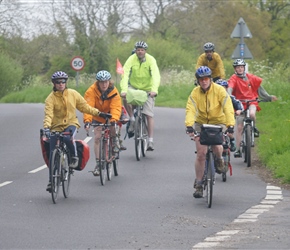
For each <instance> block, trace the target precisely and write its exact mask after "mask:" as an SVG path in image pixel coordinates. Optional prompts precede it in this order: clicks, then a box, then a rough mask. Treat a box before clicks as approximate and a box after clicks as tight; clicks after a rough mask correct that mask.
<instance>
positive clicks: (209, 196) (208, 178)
mask: <svg viewBox="0 0 290 250" xmlns="http://www.w3.org/2000/svg"><path fill="white" fill-rule="evenodd" d="M213 164H214V159H213V155H212V153H211V152H210V153H209V157H208V160H207V166H206V167H207V172H206V181H207V184H206V197H207V198H206V201H207V207H208V208H211V206H212V196H213V182H214V180H213V174H214V171H213V169H214V165H213Z"/></svg>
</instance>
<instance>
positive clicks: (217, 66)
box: [196, 42, 226, 82]
mask: <svg viewBox="0 0 290 250" xmlns="http://www.w3.org/2000/svg"><path fill="white" fill-rule="evenodd" d="M203 49H204V53H203V54H201V55H200V56H199V58H198V59H197V63H196V69H198V68H199V67H200V66H207V67H209V68H210V69H211V72H212V78H213V81H214V82H216V81H217V80H218V79H225V78H226V75H225V69H224V64H223V61H222V59H221V57H220V55H219V54H218V53H217V52H215V51H214V49H215V46H214V44H213V43H210V42H208V43H205V44H204V46H203Z"/></svg>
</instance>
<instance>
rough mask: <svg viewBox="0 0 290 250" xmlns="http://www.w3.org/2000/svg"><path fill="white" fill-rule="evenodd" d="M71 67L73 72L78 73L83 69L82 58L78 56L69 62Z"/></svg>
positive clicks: (83, 62)
mask: <svg viewBox="0 0 290 250" xmlns="http://www.w3.org/2000/svg"><path fill="white" fill-rule="evenodd" d="M70 65H71V67H72V68H73V70H75V71H80V70H82V69H83V68H84V66H85V61H84V59H83V58H81V57H80V56H75V57H74V58H73V59H72V60H71V62H70Z"/></svg>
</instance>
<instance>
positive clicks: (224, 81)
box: [215, 79, 229, 88]
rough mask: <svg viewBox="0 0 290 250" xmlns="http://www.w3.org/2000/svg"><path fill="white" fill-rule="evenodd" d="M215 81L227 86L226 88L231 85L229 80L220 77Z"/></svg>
mask: <svg viewBox="0 0 290 250" xmlns="http://www.w3.org/2000/svg"><path fill="white" fill-rule="evenodd" d="M215 83H217V84H219V85H221V86H223V87H226V88H227V87H228V86H229V85H228V82H227V81H226V80H223V79H218V80H217V81H216V82H215Z"/></svg>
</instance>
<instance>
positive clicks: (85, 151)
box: [40, 136, 90, 171]
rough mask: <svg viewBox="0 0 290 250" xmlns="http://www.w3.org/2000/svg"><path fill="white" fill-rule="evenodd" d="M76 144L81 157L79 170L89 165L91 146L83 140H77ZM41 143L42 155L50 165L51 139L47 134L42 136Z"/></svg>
mask: <svg viewBox="0 0 290 250" xmlns="http://www.w3.org/2000/svg"><path fill="white" fill-rule="evenodd" d="M75 142H76V146H77V152H78V157H79V164H78V167H77V168H75V170H77V171H81V170H83V169H84V168H85V166H86V165H87V162H88V160H89V158H90V148H89V145H88V144H87V143H86V142H85V141H82V140H76V141H75ZM40 145H41V152H42V157H43V160H44V162H45V164H46V165H47V167H49V151H50V145H49V139H48V138H46V137H45V136H41V137H40Z"/></svg>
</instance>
